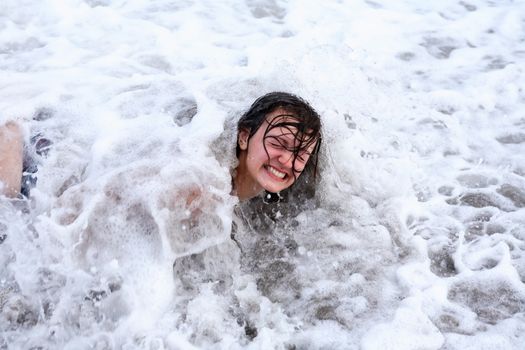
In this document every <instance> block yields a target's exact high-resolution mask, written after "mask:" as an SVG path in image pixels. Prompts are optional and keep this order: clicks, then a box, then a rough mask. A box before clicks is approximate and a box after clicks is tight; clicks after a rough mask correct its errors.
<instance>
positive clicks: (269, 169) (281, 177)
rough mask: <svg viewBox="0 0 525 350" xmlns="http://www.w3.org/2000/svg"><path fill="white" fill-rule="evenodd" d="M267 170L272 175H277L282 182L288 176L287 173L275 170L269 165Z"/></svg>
mask: <svg viewBox="0 0 525 350" xmlns="http://www.w3.org/2000/svg"><path fill="white" fill-rule="evenodd" d="M266 170H268V171H269V172H270V173H271V174H272V175H275V176H276V177H278V178H279V179H281V180H284V178H285V177H286V176H287V174H286V173H283V172H280V171H279V170H277V169H275V168H274V167H272V166H271V165H267V166H266Z"/></svg>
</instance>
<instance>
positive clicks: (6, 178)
mask: <svg viewBox="0 0 525 350" xmlns="http://www.w3.org/2000/svg"><path fill="white" fill-rule="evenodd" d="M23 145H24V142H23V137H22V130H21V129H20V127H19V126H18V125H17V124H16V123H13V122H8V123H7V124H6V125H4V126H2V127H0V194H1V195H5V196H7V197H11V198H14V197H16V196H17V195H18V194H19V193H20V189H21V183H22V162H23Z"/></svg>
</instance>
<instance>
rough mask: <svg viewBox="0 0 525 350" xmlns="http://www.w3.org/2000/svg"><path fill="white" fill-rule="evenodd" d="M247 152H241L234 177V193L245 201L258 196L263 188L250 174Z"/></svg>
mask: <svg viewBox="0 0 525 350" xmlns="http://www.w3.org/2000/svg"><path fill="white" fill-rule="evenodd" d="M246 156H247V152H245V151H241V154H240V155H239V165H238V166H237V168H236V169H235V174H234V176H233V192H234V194H236V195H237V197H239V200H240V201H244V200H247V199H250V198H253V197H255V196H257V195H258V194H259V193H261V191H262V190H263V188H262V187H261V186H260V185H259V184H258V183H257V182H256V181H255V180H254V179H253V178H252V177H251V176H250V175H249V174H248V171H247V169H246Z"/></svg>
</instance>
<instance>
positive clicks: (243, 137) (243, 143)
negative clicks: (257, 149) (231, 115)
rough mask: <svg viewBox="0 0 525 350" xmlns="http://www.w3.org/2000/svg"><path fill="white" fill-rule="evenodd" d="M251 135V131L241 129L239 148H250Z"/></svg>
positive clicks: (243, 149) (244, 149)
mask: <svg viewBox="0 0 525 350" xmlns="http://www.w3.org/2000/svg"><path fill="white" fill-rule="evenodd" d="M249 136H250V132H249V131H248V130H246V129H242V130H241V131H239V137H238V140H239V141H238V143H239V148H240V149H241V151H246V150H247V149H248V138H249Z"/></svg>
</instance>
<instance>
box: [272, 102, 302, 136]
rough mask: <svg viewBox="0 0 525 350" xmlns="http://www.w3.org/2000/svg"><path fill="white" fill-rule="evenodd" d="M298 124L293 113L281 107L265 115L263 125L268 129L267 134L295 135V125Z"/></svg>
mask: <svg viewBox="0 0 525 350" xmlns="http://www.w3.org/2000/svg"><path fill="white" fill-rule="evenodd" d="M299 123H300V121H299V119H297V117H296V116H295V114H294V113H292V112H290V111H287V110H286V109H284V108H282V107H278V108H277V109H275V110H273V111H272V112H270V113H268V114H267V115H266V120H265V124H266V125H267V128H268V129H269V130H268V132H271V131H274V132H281V133H285V134H292V135H295V134H297V132H298V131H297V125H298V124H299Z"/></svg>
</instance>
